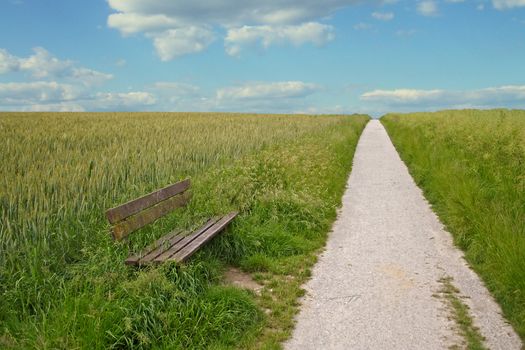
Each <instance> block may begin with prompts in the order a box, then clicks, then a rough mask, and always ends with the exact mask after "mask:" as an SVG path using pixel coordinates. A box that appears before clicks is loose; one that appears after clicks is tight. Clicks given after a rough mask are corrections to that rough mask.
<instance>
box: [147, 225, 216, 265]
mask: <svg viewBox="0 0 525 350" xmlns="http://www.w3.org/2000/svg"><path fill="white" fill-rule="evenodd" d="M218 220H219V218H217V217H216V218H213V219H210V220H209V221H208V222H207V223H206V224H204V225H203V226H202V227H200V228H199V229H198V230H196V231H194V232H193V233H191V234H189V235H188V236H186V237H184V239H182V240H181V241H179V242H178V243H177V244H175V245H173V246H171V247H170V248H169V249H167V250H166V251H164V252H162V254H160V255H158V256H157V257H155V259H153V261H154V262H156V263H159V262H163V261H165V260H166V259H167V258H169V257H170V256H172V255H173V254H175V253H177V252H178V251H179V250H181V249H183V248H184V247H186V246H187V245H188V244H190V243H191V242H193V241H194V240H195V239H197V238H198V237H199V236H200V235H201V234H203V233H205V232H206V231H207V230H209V229H210V228H211V227H213V226H214V225H215V224H216V223H217V222H218Z"/></svg>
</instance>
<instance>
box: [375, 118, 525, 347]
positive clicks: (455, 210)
mask: <svg viewBox="0 0 525 350" xmlns="http://www.w3.org/2000/svg"><path fill="white" fill-rule="evenodd" d="M381 120H382V122H383V124H384V125H385V127H386V129H387V131H388V133H389V135H390V137H391V138H392V141H393V143H394V145H395V146H396V148H397V150H398V151H399V153H400V154H401V157H402V158H403V160H404V161H405V163H406V164H407V166H408V168H409V169H410V172H411V173H412V175H413V177H414V178H415V180H416V182H417V183H418V184H419V185H420V186H421V187H422V189H423V190H424V192H425V195H426V197H427V199H429V201H430V202H431V203H432V205H433V208H434V210H435V211H436V213H437V214H438V215H439V217H440V218H441V220H442V221H443V222H444V224H445V225H446V226H447V228H448V230H449V231H450V232H451V233H452V234H453V236H454V240H455V243H456V244H457V245H458V246H459V247H461V248H462V249H463V250H464V251H465V254H466V258H467V260H468V262H469V263H470V264H471V266H472V267H473V268H474V269H475V270H476V271H477V272H478V273H479V274H480V276H481V277H482V278H483V280H484V281H485V283H486V285H487V286H488V288H489V289H490V291H491V292H492V294H493V295H494V296H495V297H496V299H497V300H498V301H499V303H500V305H501V306H502V309H503V311H504V313H505V316H506V317H507V318H508V320H509V321H510V322H511V323H512V325H513V326H514V328H515V329H516V330H517V332H518V333H519V334H520V336H521V337H522V339H525V111H508V110H492V111H475V110H466V111H443V112H438V113H414V114H407V115H398V114H390V115H387V116H385V117H383V118H382V119H381Z"/></svg>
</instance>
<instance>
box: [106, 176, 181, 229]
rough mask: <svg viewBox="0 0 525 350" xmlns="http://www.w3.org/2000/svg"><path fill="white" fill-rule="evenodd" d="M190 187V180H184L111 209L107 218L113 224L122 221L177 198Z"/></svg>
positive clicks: (107, 213)
mask: <svg viewBox="0 0 525 350" xmlns="http://www.w3.org/2000/svg"><path fill="white" fill-rule="evenodd" d="M189 187H190V180H189V179H187V180H184V181H181V182H177V183H175V184H172V185H169V186H167V187H164V188H162V189H160V190H158V191H155V192H152V193H150V194H147V195H145V196H142V197H140V198H137V199H134V200H132V201H129V202H127V203H125V204H122V205H119V206H118V207H115V208H112V209H109V210H108V211H107V212H106V216H107V218H108V220H109V222H110V223H111V224H115V223H117V222H119V221H122V220H124V219H126V218H128V217H130V216H132V215H134V214H137V213H138V212H140V211H141V210H144V209H146V208H149V207H152V206H154V205H155V204H157V203H160V202H162V201H163V200H166V199H168V198H170V197H173V196H176V195H178V194H180V193H182V192H184V191H186V190H187V189H188V188H189Z"/></svg>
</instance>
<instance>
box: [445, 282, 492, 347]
mask: <svg viewBox="0 0 525 350" xmlns="http://www.w3.org/2000/svg"><path fill="white" fill-rule="evenodd" d="M452 281H453V279H452V277H443V278H441V279H440V280H439V282H440V283H441V284H442V288H441V290H440V291H439V293H440V294H439V295H438V297H442V298H444V299H445V301H446V302H447V303H448V306H449V309H450V313H451V316H452V318H453V319H454V322H456V325H457V327H458V333H459V334H460V335H461V337H462V339H463V341H464V344H463V343H462V344H456V345H455V346H453V347H452V349H465V348H466V349H468V350H487V348H486V347H485V345H484V344H483V342H484V340H485V339H484V338H483V336H482V335H481V333H480V332H479V328H477V327H476V326H475V325H474V321H473V320H472V317H471V316H470V313H469V307H468V306H467V305H466V304H465V303H464V302H463V301H462V300H461V296H460V295H459V290H458V289H457V288H456V287H455V286H454V285H453V284H452Z"/></svg>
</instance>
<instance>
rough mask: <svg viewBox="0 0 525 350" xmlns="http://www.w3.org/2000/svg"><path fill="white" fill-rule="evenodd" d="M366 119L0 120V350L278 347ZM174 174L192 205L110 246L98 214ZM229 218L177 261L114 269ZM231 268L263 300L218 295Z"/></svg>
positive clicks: (233, 291) (228, 290)
mask: <svg viewBox="0 0 525 350" xmlns="http://www.w3.org/2000/svg"><path fill="white" fill-rule="evenodd" d="M367 120H368V117H366V116H354V117H350V116H322V117H316V116H253V115H252V116H250V115H218V114H208V115H200V114H190V115H182V114H170V113H164V114H149V113H143V114H140V113H139V114H11V113H8V114H2V115H0V134H1V135H0V146H1V147H2V149H3V150H5V152H2V153H0V157H1V160H2V164H6V167H4V168H3V169H2V177H0V179H1V180H0V190H1V191H0V205H1V206H0V208H1V221H0V223H1V226H0V238H1V240H0V244H1V248H2V249H1V251H0V259H1V261H0V282H1V283H0V293H1V295H0V347H2V348H17V349H18V348H68V349H70V348H89V349H98V348H136V349H148V348H169V349H187V348H211V349H224V348H278V347H279V343H280V341H282V340H283V339H285V338H286V337H287V336H288V334H289V330H290V328H291V327H292V325H293V315H294V313H295V312H296V300H297V296H299V295H300V294H301V288H300V286H301V284H302V282H303V281H304V280H305V279H306V278H307V276H308V275H309V267H310V266H311V265H312V264H313V263H314V261H315V253H316V252H317V250H318V249H319V248H321V247H322V246H323V245H324V242H325V240H326V234H327V232H328V231H329V229H330V226H331V223H332V222H333V220H334V219H335V217H336V208H337V207H338V206H339V205H340V200H341V195H342V193H343V190H344V187H345V183H346V179H347V176H348V173H349V171H350V167H351V162H352V157H353V152H354V149H355V146H356V144H357V140H358V138H359V135H360V133H361V131H362V129H363V128H364V125H365V124H366V122H367ZM185 177H191V178H192V183H193V185H192V192H193V198H192V200H191V202H190V205H189V206H188V207H186V208H185V209H183V210H180V211H178V212H176V213H174V214H172V215H170V216H169V217H167V218H165V219H162V220H159V222H157V223H155V224H154V225H151V227H148V228H145V229H143V230H141V231H139V232H137V233H135V234H133V235H132V237H131V239H130V240H129V242H126V243H122V244H118V243H115V242H113V241H111V239H110V236H109V234H108V224H107V222H106V220H105V218H104V215H103V213H104V210H105V209H107V208H109V207H112V206H114V205H116V204H119V203H122V202H124V201H126V200H129V199H131V198H134V197H137V196H138V195H141V194H144V193H147V192H149V191H151V190H153V189H155V188H159V187H161V186H163V185H166V184H168V183H172V182H174V181H176V180H179V179H182V178H185ZM229 210H240V212H241V214H240V215H239V217H238V218H236V220H235V221H234V222H233V223H232V224H231V225H230V227H229V228H228V229H227V230H226V231H225V232H224V233H222V234H221V235H219V236H218V237H217V238H215V239H214V240H213V241H212V242H210V244H208V245H207V246H206V247H205V248H204V249H202V250H201V251H199V252H198V253H197V254H196V255H195V256H194V257H193V258H192V259H191V261H190V262H189V263H188V264H185V265H182V266H176V265H173V264H164V265H162V266H159V267H153V268H144V269H135V268H132V267H127V266H125V265H124V264H123V263H122V262H123V260H124V258H125V257H126V256H127V254H128V252H129V250H134V251H136V250H138V249H140V248H141V247H143V246H144V245H146V244H147V243H149V242H151V241H152V240H154V239H155V238H157V237H159V236H161V235H162V234H164V233H165V232H167V231H168V230H170V229H173V228H174V227H179V228H189V227H193V226H196V225H199V224H200V223H201V222H202V221H203V220H205V218H207V217H210V216H212V215H215V214H220V213H225V212H227V211H229ZM228 265H234V266H239V267H241V268H242V269H243V270H245V271H248V272H251V273H252V274H253V275H254V277H255V278H256V279H257V280H258V281H259V282H260V283H262V284H263V285H264V289H263V290H262V293H261V296H260V297H259V296H256V295H255V294H254V293H250V292H248V291H244V290H240V289H237V288H234V287H229V286H224V285H222V284H221V283H220V282H221V279H222V273H223V271H224V269H225V267H226V266H228ZM262 310H266V312H263V311H262Z"/></svg>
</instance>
